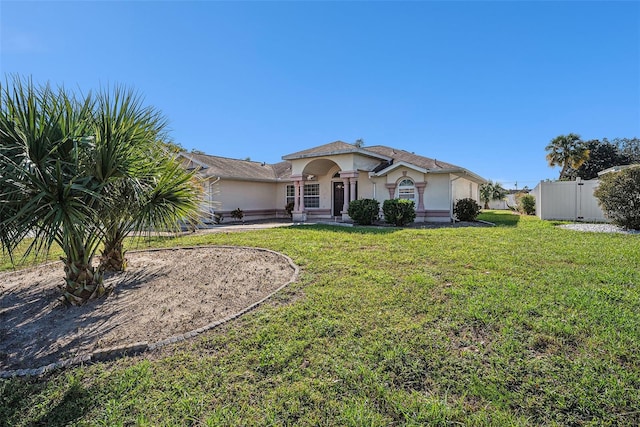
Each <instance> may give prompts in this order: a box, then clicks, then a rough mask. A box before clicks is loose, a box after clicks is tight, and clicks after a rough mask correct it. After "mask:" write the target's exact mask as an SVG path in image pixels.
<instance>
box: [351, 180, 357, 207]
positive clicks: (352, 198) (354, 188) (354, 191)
mask: <svg viewBox="0 0 640 427" xmlns="http://www.w3.org/2000/svg"><path fill="white" fill-rule="evenodd" d="M357 182H358V178H349V201H350V202H353V201H354V200H355V199H356V183H357Z"/></svg>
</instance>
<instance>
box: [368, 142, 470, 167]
mask: <svg viewBox="0 0 640 427" xmlns="http://www.w3.org/2000/svg"><path fill="white" fill-rule="evenodd" d="M365 149H366V150H367V151H372V152H374V153H376V154H379V155H382V156H386V157H389V158H391V159H393V162H394V163H397V162H405V163H410V164H412V165H415V166H418V167H420V168H423V169H428V170H432V171H433V170H438V169H447V170H448V169H462V168H461V167H460V166H456V165H452V164H451V163H447V162H443V161H440V160H436V159H431V158H429V157H424V156H419V155H417V154H415V153H410V152H408V151H405V150H399V149H397V148H392V147H386V146H384V145H373V146H371V147H366V148H365Z"/></svg>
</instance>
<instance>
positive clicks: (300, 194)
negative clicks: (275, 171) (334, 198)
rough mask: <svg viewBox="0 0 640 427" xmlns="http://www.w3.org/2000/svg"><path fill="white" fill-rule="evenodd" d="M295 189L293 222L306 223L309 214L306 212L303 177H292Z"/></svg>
mask: <svg viewBox="0 0 640 427" xmlns="http://www.w3.org/2000/svg"><path fill="white" fill-rule="evenodd" d="M291 179H292V180H293V185H294V187H295V195H294V197H293V212H292V215H293V221H298V222H304V221H306V220H307V214H306V213H305V211H304V177H303V176H302V175H291Z"/></svg>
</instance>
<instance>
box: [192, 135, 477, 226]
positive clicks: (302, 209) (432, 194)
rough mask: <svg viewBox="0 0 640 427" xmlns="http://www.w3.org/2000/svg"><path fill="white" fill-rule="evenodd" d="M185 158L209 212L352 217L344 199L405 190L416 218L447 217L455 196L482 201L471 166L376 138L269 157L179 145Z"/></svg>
mask: <svg viewBox="0 0 640 427" xmlns="http://www.w3.org/2000/svg"><path fill="white" fill-rule="evenodd" d="M181 156H182V157H183V158H184V162H185V165H186V166H187V167H189V168H196V169H197V170H198V175H199V176H200V177H201V178H202V180H203V185H204V190H205V201H204V203H205V205H206V206H205V207H206V209H207V212H208V215H213V214H214V213H218V214H222V215H223V216H224V217H228V216H229V214H230V212H231V211H233V210H234V209H237V208H240V209H242V210H243V211H244V215H245V219H248V220H251V219H269V218H288V215H287V213H286V211H285V206H286V205H287V204H288V203H290V202H291V203H292V204H293V220H294V221H307V220H327V219H337V220H349V216H348V215H347V208H348V206H349V202H350V201H352V200H356V199H359V198H360V199H361V198H370V199H376V200H378V201H379V202H380V203H381V205H382V202H384V200H386V199H393V198H403V199H410V200H413V201H414V202H415V206H416V213H417V217H416V222H424V221H434V222H449V221H452V219H453V205H454V203H455V201H456V200H458V199H462V198H466V197H470V198H473V199H475V200H476V201H479V193H478V186H479V185H480V184H482V183H484V182H485V180H484V179H483V178H481V177H480V176H478V175H476V174H475V173H473V172H471V171H469V170H467V169H465V168H462V167H460V166H455V165H452V164H450V163H445V162H442V161H439V160H435V159H430V158H428V157H423V156H419V155H416V154H414V153H410V152H407V151H404V150H400V149H396V148H391V147H385V146H381V145H377V146H371V147H357V146H355V145H353V144H348V143H346V142H342V141H336V142H332V143H330V144H325V145H321V146H319V147H314V148H310V149H307V150H303V151H298V152H296V153H292V154H288V155H285V156H283V157H282V159H283V161H282V162H279V163H276V164H266V163H260V162H253V161H248V160H235V159H228V158H223V157H218V156H212V155H207V154H194V153H181Z"/></svg>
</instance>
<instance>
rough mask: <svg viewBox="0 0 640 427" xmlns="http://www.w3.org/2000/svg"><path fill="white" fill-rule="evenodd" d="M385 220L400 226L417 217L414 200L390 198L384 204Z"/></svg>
mask: <svg viewBox="0 0 640 427" xmlns="http://www.w3.org/2000/svg"><path fill="white" fill-rule="evenodd" d="M382 212H383V213H384V220H385V221H386V222H387V223H389V224H393V225H395V226H398V227H404V226H405V225H407V224H410V223H412V222H413V221H414V220H415V219H416V208H415V204H414V203H413V200H407V199H390V200H385V201H384V203H383V204H382Z"/></svg>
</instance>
